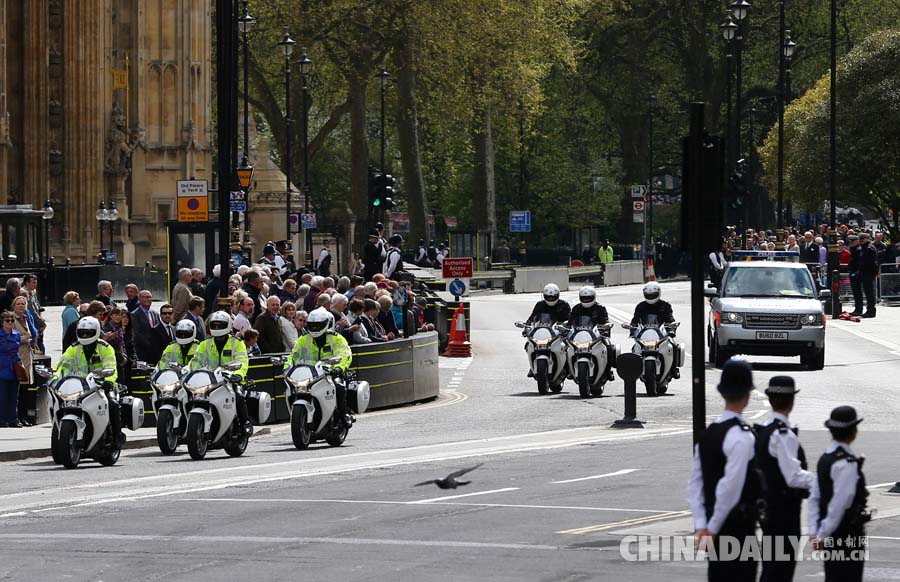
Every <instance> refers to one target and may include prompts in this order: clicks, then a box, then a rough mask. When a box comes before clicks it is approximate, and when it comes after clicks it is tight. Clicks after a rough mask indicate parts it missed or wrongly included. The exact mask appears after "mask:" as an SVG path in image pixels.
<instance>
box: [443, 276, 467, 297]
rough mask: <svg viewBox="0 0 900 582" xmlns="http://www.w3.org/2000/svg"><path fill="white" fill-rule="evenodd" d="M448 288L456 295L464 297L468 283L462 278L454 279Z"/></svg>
mask: <svg viewBox="0 0 900 582" xmlns="http://www.w3.org/2000/svg"><path fill="white" fill-rule="evenodd" d="M447 289H448V290H449V291H450V293H451V294H452V295H453V296H454V297H462V296H463V295H465V294H466V283H465V282H464V281H463V280H462V279H453V280H452V281H450V285H449V286H448V287H447Z"/></svg>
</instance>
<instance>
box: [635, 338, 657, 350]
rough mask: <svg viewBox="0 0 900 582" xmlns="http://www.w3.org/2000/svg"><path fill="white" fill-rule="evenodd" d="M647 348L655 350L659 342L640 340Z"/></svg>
mask: <svg viewBox="0 0 900 582" xmlns="http://www.w3.org/2000/svg"><path fill="white" fill-rule="evenodd" d="M639 341H640V343H641V345H642V346H644V347H645V348H655V347H656V346H657V344H659V340H639Z"/></svg>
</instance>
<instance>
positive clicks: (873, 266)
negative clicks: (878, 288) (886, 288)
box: [856, 242, 878, 317]
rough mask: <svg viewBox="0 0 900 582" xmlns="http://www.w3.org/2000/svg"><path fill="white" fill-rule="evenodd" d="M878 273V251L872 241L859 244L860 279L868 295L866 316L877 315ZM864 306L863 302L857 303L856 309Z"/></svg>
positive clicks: (864, 291)
mask: <svg viewBox="0 0 900 582" xmlns="http://www.w3.org/2000/svg"><path fill="white" fill-rule="evenodd" d="M877 274H878V251H876V250H875V247H873V246H872V244H871V243H868V242H867V243H865V244H860V245H859V280H860V284H861V285H862V290H863V293H865V295H866V312H865V313H864V314H863V316H864V317H873V316H874V315H875V276H876V275H877ZM861 307H862V302H859V303H857V304H856V309H857V311H859V309H860V308H861Z"/></svg>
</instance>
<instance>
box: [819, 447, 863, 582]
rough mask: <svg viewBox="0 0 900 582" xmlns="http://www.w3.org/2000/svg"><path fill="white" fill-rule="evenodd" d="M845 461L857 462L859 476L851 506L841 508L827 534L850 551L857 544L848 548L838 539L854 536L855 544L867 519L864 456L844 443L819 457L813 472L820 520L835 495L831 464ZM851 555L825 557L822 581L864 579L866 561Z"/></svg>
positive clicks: (825, 514) (842, 547)
mask: <svg viewBox="0 0 900 582" xmlns="http://www.w3.org/2000/svg"><path fill="white" fill-rule="evenodd" d="M842 460H843V461H846V462H847V463H850V464H851V465H855V466H856V471H857V474H858V476H859V478H858V479H857V481H856V492H855V493H854V495H853V501H852V502H851V503H850V507H849V508H848V509H847V510H846V511H845V512H844V515H843V517H842V518H841V521H840V523H839V524H838V526H837V528H836V529H835V530H834V532H832V533H831V535H829V536H827V537H830V538H832V539H833V540H834V548H833V549H844V551H845V552H846V551H852V550H853V549H859V548H848V547H846V545H845V544H844V543H843V542H841V544H840V545H838V540H846V539H848V538H849V539H852V540H856V541H857V544H854V545H858V542H859V540H861V539H862V538H863V537H864V536H865V535H866V531H865V523H866V522H867V521H868V520H869V519H870V518H869V516H868V513H867V512H866V499H867V498H868V497H869V491H868V490H867V489H866V477H865V475H864V474H863V471H862V466H863V461H864V460H865V459H861V458H857V457H856V456H855V455H853V454H852V453H850V452H848V451H847V450H846V449H845V448H843V447H838V448H836V449H835V450H833V451H831V452H826V453H825V454H823V455H822V456H821V457H820V458H819V462H818V464H817V465H816V473H817V475H818V479H819V481H818V484H819V485H818V489H819V499H818V507H819V524H821V523H822V521H823V520H824V519H825V518H826V516H827V515H828V504H829V503H830V502H831V499H832V497H834V481H833V480H832V478H831V468H832V467H833V466H834V464H835V463H837V462H838V461H842ZM852 557H853V556H852V555H850V556H847V555H845V556H844V558H845V559H844V560H828V561H825V582H855V581H857V580H859V581H860V582H861V581H862V579H863V566H864V565H865V561H863V560H861V559H856V560H852V559H850V558H852Z"/></svg>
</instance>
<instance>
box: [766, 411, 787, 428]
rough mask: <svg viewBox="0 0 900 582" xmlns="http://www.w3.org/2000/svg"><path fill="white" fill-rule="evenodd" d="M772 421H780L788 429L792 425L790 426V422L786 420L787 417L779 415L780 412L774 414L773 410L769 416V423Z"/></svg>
mask: <svg viewBox="0 0 900 582" xmlns="http://www.w3.org/2000/svg"><path fill="white" fill-rule="evenodd" d="M773 420H780V421H781V422H783V423H784V424H785V425H786V426H787V427H788V428H791V426H792V425H791V421H790V420H788V417H786V416H785V415H783V414H781V413H780V412H775V411H774V410H773V411H772V414H771V415H770V417H769V422H770V423H771V422H772V421H773Z"/></svg>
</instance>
